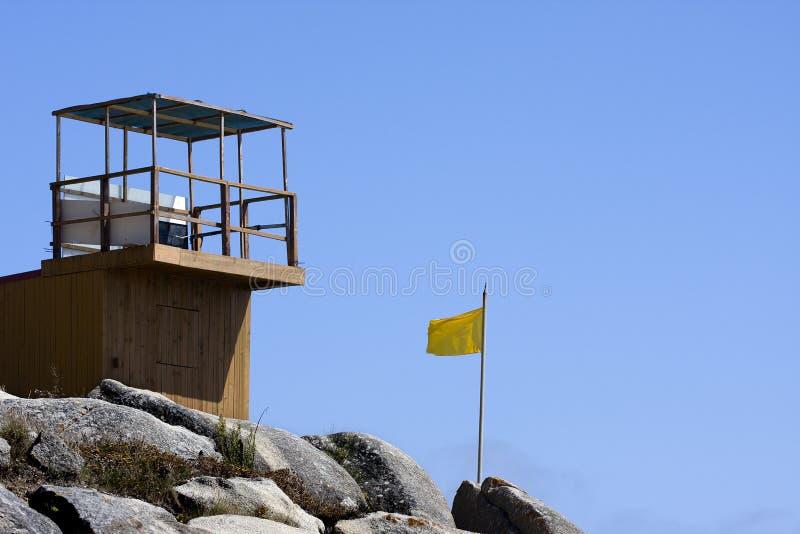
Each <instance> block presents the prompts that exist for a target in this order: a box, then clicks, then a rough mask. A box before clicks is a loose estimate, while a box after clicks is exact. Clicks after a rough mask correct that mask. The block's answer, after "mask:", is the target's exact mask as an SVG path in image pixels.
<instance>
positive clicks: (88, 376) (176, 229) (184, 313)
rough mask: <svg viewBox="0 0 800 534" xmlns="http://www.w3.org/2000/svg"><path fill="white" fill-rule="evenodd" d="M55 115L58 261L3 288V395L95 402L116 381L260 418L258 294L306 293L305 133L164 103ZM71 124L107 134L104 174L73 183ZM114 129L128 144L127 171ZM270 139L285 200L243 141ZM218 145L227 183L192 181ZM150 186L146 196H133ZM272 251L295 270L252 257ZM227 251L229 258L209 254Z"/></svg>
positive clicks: (110, 105)
mask: <svg viewBox="0 0 800 534" xmlns="http://www.w3.org/2000/svg"><path fill="white" fill-rule="evenodd" d="M53 115H54V116H55V118H56V146H57V148H56V180H55V181H54V182H52V183H51V184H50V190H51V201H52V210H53V221H52V232H53V241H52V246H53V257H52V259H46V260H44V261H42V265H41V269H40V270H37V271H31V272H27V273H20V274H16V275H11V276H6V277H2V278H0V384H2V385H4V386H5V388H6V390H7V391H8V392H10V393H12V394H15V395H19V396H29V395H32V394H36V393H35V392H36V390H43V391H47V390H53V389H58V390H60V391H61V392H62V394H64V395H84V394H86V393H87V392H88V391H89V390H90V389H91V388H93V387H94V386H95V385H97V383H98V382H99V381H100V380H101V379H102V378H115V379H118V380H120V381H122V382H124V383H125V384H128V385H131V386H134V387H141V388H146V389H150V390H153V391H158V392H160V393H163V394H164V395H166V396H167V397H169V398H171V399H173V400H175V401H176V402H179V403H181V404H184V405H186V406H189V407H192V408H196V409H200V410H203V411H206V412H210V413H215V414H222V415H225V416H226V417H237V418H247V417H248V416H249V383H250V371H249V369H250V329H251V303H250V296H251V291H252V290H254V289H269V288H275V287H284V286H294V285H302V284H303V281H304V270H303V269H302V268H300V267H298V265H297V264H298V262H297V237H296V236H297V201H296V196H295V194H294V193H292V192H289V191H288V188H287V174H286V130H288V129H291V128H292V125H291V124H290V123H288V122H285V121H279V120H276V119H269V118H267V117H261V116H258V115H253V114H250V113H246V112H244V111H234V110H230V109H226V108H221V107H218V106H212V105H209V104H205V103H202V102H199V101H191V100H184V99H179V98H174V97H168V96H163V95H158V94H146V95H140V96H135V97H130V98H124V99H117V100H112V101H108V102H101V103H97V104H89V105H82V106H74V107H70V108H66V109H62V110H58V111H54V112H53ZM62 119H74V120H78V121H83V122H88V123H92V124H98V125H100V126H101V127H103V128H104V129H105V172H104V173H102V174H98V175H94V176H88V177H84V178H68V177H65V176H63V175H62V169H61V161H62V158H61V129H62ZM112 129H119V130H122V145H123V146H122V156H123V157H122V161H121V162H120V163H121V167H122V168H121V169H117V170H112V162H111V145H112V142H111V131H112ZM262 130H277V131H279V132H280V152H279V158H278V159H279V160H280V162H281V164H282V168H281V169H279V170H277V172H276V174H277V175H279V176H280V178H281V179H282V187H276V188H270V187H265V186H261V185H253V184H248V183H245V182H244V180H243V157H242V144H243V137H244V136H245V134H249V133H252V132H257V131H262ZM129 133H139V134H144V135H147V136H149V138H150V143H149V144H150V147H149V148H150V150H149V152H150V154H148V156H150V158H151V164H150V165H148V166H145V167H138V168H128V159H129V158H128V135H129ZM229 136H230V137H232V138H235V139H236V147H237V150H236V156H237V157H236V167H237V176H236V180H230V179H229V178H227V177H226V176H225V172H224V171H225V164H224V155H225V152H224V147H225V138H226V137H229ZM159 138H167V139H171V140H176V141H180V142H182V143H185V144H186V163H187V168H186V170H179V169H173V168H169V167H165V166H161V165H159V162H158V158H157V145H158V140H159ZM205 140H217V141H218V149H215V151H214V152H217V150H218V157H219V173H218V175H217V176H214V177H210V176H204V175H201V174H197V173H196V172H195V170H194V168H193V148H194V144H195V143H198V142H200V141H205ZM215 156H216V154H215ZM165 176H169V177H171V178H173V179H174V178H177V179H178V180H180V181H182V182H184V186H185V190H186V191H187V192H188V194H187V195H186V196H179V195H176V194H165V193H164V192H162V190H161V189H162V188H161V187H160V185H159V184H160V183H163V181H164V177H165ZM137 178H138V179H140V180H141V179H142V178H143V179H144V180H142V181H143V182H144V184H145V187H144V188H135V187H133V186H132V185H131V184H130V183H129V182H131V181H133V180H134V179H137ZM201 188H205V189H204V190H203V191H200V189H201ZM209 189H210V191H211V196H210V197H209ZM181 190H182V191H183V190H184V189H181ZM173 193H174V192H173ZM232 193H233V195H232ZM232 196H233V197H234V198H232ZM209 199H210V201H209ZM276 203H277V204H278V206H277V209H272V213H273V214H275V213H277V214H279V217H280V219H279V221H278V222H268V223H267V224H253V222H252V221H251V219H253V218H255V217H254V216H255V214H256V213H257V210H256V208H257V207H258V206H262V205H274V204H276ZM262 215H263V214H262ZM281 219H282V220H281ZM265 230H269V232H267V231H265ZM275 232H277V233H275ZM232 236H238V239H236V240H235V241H236V242H235V243H234V242H233V241H232V240H231V237H232ZM251 238H252V240H253V242H252V243H251ZM259 240H268V241H270V242H275V241H278V242H283V243H285V254H286V262H285V263H278V262H277V260H272V259H265V260H258V259H255V258H253V257H251V256H256V255H258V254H255V253H253V250H254V248H256V247H254V246H253V245H256V244H257V243H256V242H257V241H259ZM204 241H205V243H204ZM216 241H218V242H219V243H218V250H214V249H212V250H209V249H211V248H212V247H211V245H212V244H215V243H212V242H216ZM232 245H233V246H232ZM232 250H233V251H234V252H238V254H232Z"/></svg>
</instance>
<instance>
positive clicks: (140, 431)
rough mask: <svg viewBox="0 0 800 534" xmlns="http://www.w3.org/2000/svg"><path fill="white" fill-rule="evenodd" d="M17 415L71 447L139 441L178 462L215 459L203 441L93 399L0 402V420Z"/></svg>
mask: <svg viewBox="0 0 800 534" xmlns="http://www.w3.org/2000/svg"><path fill="white" fill-rule="evenodd" d="M7 414H14V415H17V416H19V415H21V416H23V417H24V418H25V420H26V422H27V423H28V425H29V426H30V427H32V428H35V429H37V430H39V431H50V432H52V433H57V434H58V435H59V436H60V437H62V438H63V439H64V440H66V441H70V442H73V443H82V442H90V443H94V442H98V441H103V440H110V441H142V442H144V443H147V444H149V445H152V446H154V447H156V448H158V449H160V450H162V451H165V452H171V453H173V454H176V455H178V456H180V457H182V458H196V457H198V456H200V455H205V456H211V457H214V458H219V457H220V455H219V453H217V452H216V451H215V448H214V443H213V442H212V441H211V440H210V439H209V438H207V437H204V436H198V435H197V434H195V433H193V432H190V431H189V430H187V429H185V428H183V427H179V426H172V425H169V424H167V423H164V422H163V421H160V420H158V419H156V418H155V417H153V416H152V415H150V414H148V413H145V412H142V411H140V410H136V409H134V408H130V407H127V406H119V405H115V404H111V403H108V402H105V401H102V400H97V399H79V398H67V399H11V400H4V401H2V402H0V417H3V416H5V415H7Z"/></svg>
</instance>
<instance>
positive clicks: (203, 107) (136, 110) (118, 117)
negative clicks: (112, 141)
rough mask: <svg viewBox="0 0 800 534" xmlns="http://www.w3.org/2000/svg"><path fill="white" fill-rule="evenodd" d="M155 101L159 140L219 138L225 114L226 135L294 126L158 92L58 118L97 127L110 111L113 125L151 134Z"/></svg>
mask: <svg viewBox="0 0 800 534" xmlns="http://www.w3.org/2000/svg"><path fill="white" fill-rule="evenodd" d="M153 99H155V101H156V114H157V116H158V119H157V127H156V133H157V135H158V137H166V138H169V139H176V140H179V141H187V142H188V141H202V140H204V139H217V138H218V137H219V116H220V113H222V114H224V115H225V135H233V134H237V133H242V134H244V133H249V132H256V131H259V130H266V129H268V128H286V129H292V128H294V125H293V124H292V123H291V122H286V121H282V120H278V119H271V118H269V117H262V116H260V115H254V114H252V113H248V112H246V111H244V110H241V109H240V110H234V109H228V108H223V107H220V106H214V105H211V104H206V103H205V102H201V101H200V100H186V99H184V98H177V97H174V96H166V95H161V94H157V93H147V94H143V95H137V96H131V97H127V98H117V99H115V100H108V101H106V102H97V103H94V104H83V105H80V106H70V107H68V108H63V109H58V110H56V111H54V112H53V115H55V116H57V117H65V118H68V119H75V120H79V121H84V122H90V123H93V124H104V123H105V117H106V108H109V126H110V127H112V128H119V129H128V130H130V131H134V132H139V133H144V134H148V135H150V134H151V131H152V126H153V119H152V117H151V113H152V106H153Z"/></svg>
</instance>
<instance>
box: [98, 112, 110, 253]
mask: <svg viewBox="0 0 800 534" xmlns="http://www.w3.org/2000/svg"><path fill="white" fill-rule="evenodd" d="M108 112H109V108H108V106H106V113H105V119H104V121H103V122H104V124H105V129H106V175H105V177H103V178H101V179H100V215H101V217H102V219H100V250H101V251H102V252H107V251H109V250H111V220H110V219H109V218H108V216H109V215H111V203H110V199H109V187H110V186H109V183H108V174H109V173H110V172H111V137H110V136H111V126H110V125H109V120H110V119H109V115H108Z"/></svg>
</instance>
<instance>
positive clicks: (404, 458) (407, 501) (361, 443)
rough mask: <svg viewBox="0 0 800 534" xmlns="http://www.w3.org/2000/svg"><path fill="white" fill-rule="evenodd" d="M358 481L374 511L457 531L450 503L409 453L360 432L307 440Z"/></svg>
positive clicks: (311, 437)
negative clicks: (429, 521) (421, 520)
mask: <svg viewBox="0 0 800 534" xmlns="http://www.w3.org/2000/svg"><path fill="white" fill-rule="evenodd" d="M305 439H306V440H308V441H309V442H310V443H311V444H312V445H314V446H315V447H317V448H318V449H320V450H322V451H324V452H326V453H327V454H329V455H330V456H331V457H332V458H334V459H335V460H337V461H338V462H339V463H340V464H341V465H342V467H344V468H345V470H346V471H347V472H348V473H350V475H351V476H352V477H353V478H354V479H355V481H356V482H357V483H358V485H359V486H360V487H361V490H362V491H363V492H364V494H365V496H366V498H367V504H368V505H369V508H370V510H371V511H374V512H377V511H383V512H392V513H397V514H403V515H408V516H414V517H424V518H427V519H431V520H433V521H435V522H436V523H439V524H442V525H445V526H450V527H454V526H455V522H454V521H453V516H452V514H451V513H450V508H449V506H448V505H447V501H446V500H445V498H444V495H442V492H441V491H439V488H438V487H437V486H436V483H435V482H434V481H433V480H432V479H431V477H430V476H428V474H427V473H426V472H425V471H424V470H423V469H422V468H421V467H420V466H419V465H418V464H417V463H416V462H415V461H414V460H413V459H412V458H411V457H410V456H408V455H407V454H406V453H404V452H403V451H401V450H400V449H398V448H397V447H395V446H394V445H391V444H389V443H387V442H385V441H384V440H382V439H380V438H378V437H376V436H372V435H370V434H364V433H359V432H340V433H337V434H330V435H328V436H305Z"/></svg>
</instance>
